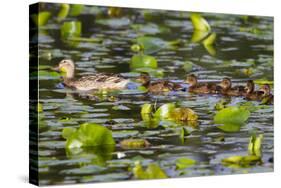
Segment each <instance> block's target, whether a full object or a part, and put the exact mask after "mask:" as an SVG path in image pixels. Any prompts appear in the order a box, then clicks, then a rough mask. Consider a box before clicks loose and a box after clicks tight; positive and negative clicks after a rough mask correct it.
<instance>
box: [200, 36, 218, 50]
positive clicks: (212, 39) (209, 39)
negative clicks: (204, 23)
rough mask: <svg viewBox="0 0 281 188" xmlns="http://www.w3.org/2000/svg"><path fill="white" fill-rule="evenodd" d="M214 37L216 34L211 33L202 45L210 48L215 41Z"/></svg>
mask: <svg viewBox="0 0 281 188" xmlns="http://www.w3.org/2000/svg"><path fill="white" fill-rule="evenodd" d="M216 37H217V34H216V33H212V34H210V35H209V36H208V37H207V38H206V39H205V40H204V41H203V42H202V43H203V45H204V46H205V47H206V46H211V45H213V44H214V42H215V41H216Z"/></svg>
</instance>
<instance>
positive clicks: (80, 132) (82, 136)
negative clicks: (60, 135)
mask: <svg viewBox="0 0 281 188" xmlns="http://www.w3.org/2000/svg"><path fill="white" fill-rule="evenodd" d="M65 129H66V128H65ZM65 131H66V132H67V133H69V132H70V131H69V130H65ZM63 132H64V131H63ZM64 135H67V139H66V148H75V147H88V146H100V145H115V141H114V139H113V137H112V133H111V131H110V130H108V129H107V128H106V127H104V126H101V125H98V124H94V123H84V124H82V125H80V128H78V129H76V130H75V131H74V130H72V134H71V135H68V134H64Z"/></svg>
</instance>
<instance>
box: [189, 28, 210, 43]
mask: <svg viewBox="0 0 281 188" xmlns="http://www.w3.org/2000/svg"><path fill="white" fill-rule="evenodd" d="M208 35H209V31H201V30H194V31H193V33H192V37H191V42H194V43H197V42H201V41H202V40H203V39H204V38H206V37H207V36H208Z"/></svg>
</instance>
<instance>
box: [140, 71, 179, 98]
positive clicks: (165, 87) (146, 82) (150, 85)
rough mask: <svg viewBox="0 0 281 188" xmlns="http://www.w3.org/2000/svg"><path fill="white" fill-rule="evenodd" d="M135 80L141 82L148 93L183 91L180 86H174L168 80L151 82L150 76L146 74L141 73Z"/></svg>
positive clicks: (174, 84)
mask: <svg viewBox="0 0 281 188" xmlns="http://www.w3.org/2000/svg"><path fill="white" fill-rule="evenodd" d="M137 80H138V81H139V82H141V83H142V85H143V86H144V87H146V88H147V89H148V91H149V92H152V93H159V92H168V91H178V90H181V89H183V88H182V87H181V85H180V84H176V83H173V82H170V81H168V80H159V81H155V82H151V80H150V76H149V74H147V73H141V75H140V76H139V78H138V79H137Z"/></svg>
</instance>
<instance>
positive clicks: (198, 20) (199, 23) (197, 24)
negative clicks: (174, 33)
mask: <svg viewBox="0 0 281 188" xmlns="http://www.w3.org/2000/svg"><path fill="white" fill-rule="evenodd" d="M190 18H191V22H192V25H193V28H194V29H195V30H200V31H210V30H211V26H210V25H209V23H208V22H207V21H206V20H205V19H204V18H203V17H202V16H201V15H200V14H199V13H192V14H191V16H190Z"/></svg>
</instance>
